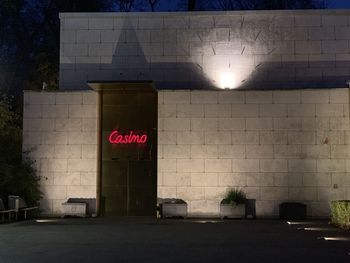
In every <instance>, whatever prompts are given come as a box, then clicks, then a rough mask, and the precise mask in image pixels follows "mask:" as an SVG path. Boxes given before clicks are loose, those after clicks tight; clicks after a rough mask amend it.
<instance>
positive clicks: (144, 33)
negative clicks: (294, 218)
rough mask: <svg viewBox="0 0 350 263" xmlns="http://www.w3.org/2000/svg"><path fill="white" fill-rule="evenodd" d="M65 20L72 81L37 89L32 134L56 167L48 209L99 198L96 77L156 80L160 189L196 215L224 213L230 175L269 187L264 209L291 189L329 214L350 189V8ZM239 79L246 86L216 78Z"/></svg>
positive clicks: (39, 151)
mask: <svg viewBox="0 0 350 263" xmlns="http://www.w3.org/2000/svg"><path fill="white" fill-rule="evenodd" d="M60 19H61V38H60V49H61V52H60V89H61V92H25V94H24V122H23V126H24V127H23V128H24V132H23V139H24V142H23V146H24V150H28V149H31V150H32V151H31V156H32V157H33V158H34V160H35V161H36V166H37V169H38V171H39V174H40V175H41V176H42V177H41V189H42V191H43V193H44V198H43V200H42V202H41V206H42V208H43V209H44V212H45V213H47V214H60V213H61V212H62V205H61V203H63V202H65V201H66V200H67V198H69V197H89V198H96V190H97V184H96V181H97V121H98V116H97V112H98V111H97V109H98V106H97V93H95V92H93V91H89V90H88V85H87V82H88V81H94V82H98V81H135V80H152V81H154V84H155V87H156V89H158V103H159V104H158V159H157V160H158V161H157V162H158V172H157V180H158V182H157V192H158V197H159V198H169V197H176V198H181V199H184V200H185V201H186V202H187V203H188V204H189V214H190V215H197V216H198V215H204V216H208V215H218V212H219V202H220V201H221V199H222V197H223V195H224V193H225V191H226V190H227V189H228V188H229V187H240V188H242V189H243V190H245V191H246V192H247V195H248V197H249V198H255V199H256V200H257V203H256V205H257V215H258V216H276V215H277V214H278V204H279V203H281V202H283V201H301V202H304V203H306V204H307V205H308V213H309V215H311V216H325V215H328V213H329V205H328V202H329V201H330V200H334V199H349V198H350V162H349V160H348V159H349V154H350V127H349V94H348V89H346V80H347V79H348V78H349V73H350V72H349V67H350V62H349V61H350V55H349V53H350V50H349V41H350V24H349V23H350V12H349V11H348V10H343V11H336V10H335V11H334V10H332V11H330V10H311V11H259V12H257V11H252V12H204V13H156V14H154V13H152V14H148V13H131V14H117V13H98V14H85V13H80V14H61V15H60ZM226 87H227V88H235V89H239V90H231V91H227V90H218V89H215V90H214V88H226ZM287 88H289V89H290V90H283V89H287ZM307 88H312V89H307ZM315 88H316V89H315ZM317 88H318V89H317ZM320 88H323V89H320ZM198 89H203V90H201V91H200V90H198ZM210 89H212V90H211V91H210ZM252 89H254V90H252ZM259 89H265V90H264V91H262V90H261V91H259ZM63 90H66V91H63ZM116 125H118V124H116ZM124 128H125V129H126V128H127V127H124ZM130 131H131V130H130ZM130 131H128V130H124V131H120V133H122V134H124V136H125V135H126V134H129V132H130ZM125 138H126V137H124V139H125ZM105 139H106V140H108V138H107V137H106V138H105ZM124 139H123V140H124ZM118 140H119V141H118ZM124 141H125V140H124ZM112 142H114V143H113V147H118V146H120V147H128V144H126V143H124V144H122V143H120V142H121V139H117V138H116V137H113V138H112ZM117 142H119V143H117ZM129 146H133V144H130V145H129Z"/></svg>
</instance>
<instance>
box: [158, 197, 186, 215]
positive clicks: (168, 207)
mask: <svg viewBox="0 0 350 263" xmlns="http://www.w3.org/2000/svg"><path fill="white" fill-rule="evenodd" d="M161 207H162V208H161V213H162V217H163V218H170V217H181V218H186V217H187V203H186V202H184V201H165V202H163V203H162V204H161Z"/></svg>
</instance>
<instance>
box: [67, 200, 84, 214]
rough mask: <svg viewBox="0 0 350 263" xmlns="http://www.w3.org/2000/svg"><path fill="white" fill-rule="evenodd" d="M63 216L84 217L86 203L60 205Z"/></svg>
mask: <svg viewBox="0 0 350 263" xmlns="http://www.w3.org/2000/svg"><path fill="white" fill-rule="evenodd" d="M62 206H63V216H76V217H85V216H86V203H68V202H66V203H62Z"/></svg>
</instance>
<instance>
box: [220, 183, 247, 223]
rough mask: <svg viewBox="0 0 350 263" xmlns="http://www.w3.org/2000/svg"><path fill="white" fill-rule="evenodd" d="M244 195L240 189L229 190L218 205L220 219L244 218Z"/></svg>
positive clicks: (245, 198)
mask: <svg viewBox="0 0 350 263" xmlns="http://www.w3.org/2000/svg"><path fill="white" fill-rule="evenodd" d="M246 200H247V197H246V194H245V192H244V191H243V190H241V189H229V190H228V191H227V193H226V195H225V197H224V199H223V200H222V201H221V203H220V217H221V218H244V217H245V204H246Z"/></svg>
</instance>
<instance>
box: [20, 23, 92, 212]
mask: <svg viewBox="0 0 350 263" xmlns="http://www.w3.org/2000/svg"><path fill="white" fill-rule="evenodd" d="M81 26H83V21H81ZM96 103H97V94H96V93H95V92H90V91H84V92H31V91H26V92H25V93H24V110H23V149H24V150H26V149H28V150H30V156H31V157H32V158H33V160H34V161H35V164H36V167H37V168H38V174H39V176H40V177H41V180H40V184H41V190H42V192H43V199H42V200H41V208H42V209H44V213H45V214H60V213H61V212H62V206H61V204H62V203H63V202H65V201H66V200H67V199H68V198H70V197H86V198H96V180H97V179H96V167H97V147H96V146H97V129H96V127H97V105H96Z"/></svg>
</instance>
